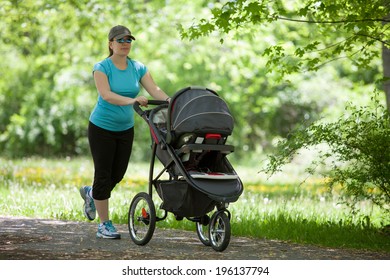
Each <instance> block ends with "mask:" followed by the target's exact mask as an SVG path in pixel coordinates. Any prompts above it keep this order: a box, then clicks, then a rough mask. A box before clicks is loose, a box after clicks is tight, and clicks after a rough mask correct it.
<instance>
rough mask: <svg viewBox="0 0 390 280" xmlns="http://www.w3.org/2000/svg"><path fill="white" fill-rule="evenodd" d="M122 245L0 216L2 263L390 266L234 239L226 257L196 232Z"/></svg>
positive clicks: (89, 233)
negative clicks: (252, 262) (264, 262)
mask: <svg viewBox="0 0 390 280" xmlns="http://www.w3.org/2000/svg"><path fill="white" fill-rule="evenodd" d="M117 228H118V230H119V232H121V234H122V239H120V240H102V239H96V238H95V232H96V223H91V222H73V221H59V220H47V219H30V218H21V217H2V216H0V260H79V259H85V260H144V259H147V260H159V259H164V260H175V259H179V260H206V259H211V260H221V259H225V260H337V259H341V260H390V253H384V252H375V251H367V250H355V249H342V248H340V249H334V248H325V247H319V246H312V245H299V244H293V243H288V242H283V241H277V240H268V239H251V238H243V237H236V236H232V237H231V240H230V244H229V246H228V248H227V249H226V250H225V251H224V252H221V253H219V252H215V251H214V250H213V249H212V248H211V247H206V246H204V245H203V244H201V242H200V241H199V239H198V237H197V234H196V232H195V230H194V231H193V232H189V231H182V230H166V229H160V228H158V227H157V228H156V230H155V232H154V235H153V238H152V240H151V241H150V242H149V243H148V244H147V245H145V246H137V245H135V244H134V243H133V242H132V240H131V239H130V235H129V233H128V229H127V225H119V226H117Z"/></svg>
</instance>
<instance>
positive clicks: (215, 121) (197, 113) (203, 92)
mask: <svg viewBox="0 0 390 280" xmlns="http://www.w3.org/2000/svg"><path fill="white" fill-rule="evenodd" d="M168 116H170V117H169V118H168V132H169V133H168V135H170V136H173V137H174V138H175V136H176V137H179V136H180V135H182V134H184V133H188V132H192V133H197V134H200V133H219V134H221V135H223V136H228V135H231V134H232V132H233V127H234V120H233V117H232V115H231V113H230V110H229V108H228V106H227V104H226V103H225V101H224V100H223V99H221V98H220V97H219V96H218V94H217V93H216V92H214V91H212V90H210V89H207V88H200V87H188V88H185V89H182V90H180V91H178V92H177V93H176V94H175V95H174V96H173V98H172V100H171V103H170V105H169V108H168ZM169 130H170V131H169ZM168 142H170V141H169V139H168Z"/></svg>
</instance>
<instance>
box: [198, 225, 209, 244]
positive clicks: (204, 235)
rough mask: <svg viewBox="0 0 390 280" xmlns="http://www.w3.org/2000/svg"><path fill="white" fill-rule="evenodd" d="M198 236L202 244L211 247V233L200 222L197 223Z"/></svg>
mask: <svg viewBox="0 0 390 280" xmlns="http://www.w3.org/2000/svg"><path fill="white" fill-rule="evenodd" d="M196 234H197V235H198V237H199V240H200V242H202V243H203V245H205V246H210V245H211V243H210V231H209V229H208V226H205V225H203V224H202V223H200V222H196Z"/></svg>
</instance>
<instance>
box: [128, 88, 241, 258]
mask: <svg viewBox="0 0 390 280" xmlns="http://www.w3.org/2000/svg"><path fill="white" fill-rule="evenodd" d="M188 90H200V91H203V90H207V91H209V92H212V93H213V94H215V95H217V94H216V93H215V92H213V91H211V90H209V89H205V88H199V87H188V88H185V89H182V90H181V91H179V92H177V93H176V94H175V96H174V98H175V97H177V96H179V95H180V94H182V93H185V92H186V91H188ZM174 98H173V99H174ZM148 104H149V105H158V107H156V108H154V109H151V110H145V111H144V110H142V109H141V108H140V107H139V103H136V104H134V110H135V111H136V112H137V114H139V115H140V116H141V117H142V118H143V119H144V120H145V121H146V122H147V123H148V125H149V128H150V133H151V136H152V139H153V141H152V155H151V160H150V166H149V183H148V192H147V193H146V192H141V193H138V194H137V195H136V196H135V197H134V198H133V200H132V201H131V203H130V207H129V212H128V229H129V233H130V236H131V239H132V240H133V242H134V243H135V244H137V245H141V246H143V245H146V244H147V243H148V242H149V241H150V240H151V238H152V236H153V233H154V230H155V226H156V222H158V221H162V220H164V219H166V218H167V216H168V213H169V212H170V213H173V214H174V215H175V217H176V220H182V219H183V218H186V219H188V220H190V221H192V222H194V223H196V232H197V235H198V237H199V239H200V241H201V242H202V243H203V244H204V245H206V246H211V247H212V248H213V249H214V250H215V251H224V250H225V249H226V248H227V247H228V245H229V242H230V237H231V226H230V219H231V213H230V212H229V211H228V210H227V208H228V206H229V203H230V202H234V201H236V200H237V199H238V197H239V196H240V195H241V193H242V191H243V186H242V183H241V180H240V179H239V177H238V176H237V174H236V173H235V171H234V169H233V167H232V166H231V164H230V163H229V161H228V160H227V159H226V157H225V156H226V155H227V154H229V153H231V152H233V151H234V147H233V146H230V145H225V143H223V144H222V145H221V144H215V143H212V144H210V143H205V144H199V143H189V144H185V145H182V146H181V147H174V146H173V145H172V142H173V140H172V137H171V136H172V134H171V132H170V131H169V128H170V125H171V124H170V118H168V120H167V123H168V132H167V135H166V136H165V137H164V135H162V134H161V131H160V129H159V128H158V127H157V126H156V124H155V123H153V121H152V120H151V119H152V117H153V114H154V113H155V112H156V111H159V110H162V109H168V113H169V114H170V109H171V107H172V106H171V105H172V104H169V103H168V102H167V101H157V100H149V101H148ZM194 151H195V153H200V152H202V151H207V152H208V153H209V152H210V151H212V152H213V153H215V154H217V155H219V158H218V160H220V161H221V162H222V165H223V169H226V170H228V171H229V173H230V176H231V177H228V178H227V179H223V180H213V179H205V177H200V178H197V177H196V176H194V175H193V174H192V175H191V174H190V173H189V172H188V171H187V167H186V166H184V163H183V162H182V159H181V156H183V155H186V154H191V153H193V152H194ZM156 157H157V158H159V159H160V160H161V161H162V162H163V160H162V158H164V157H165V159H164V161H165V164H164V168H163V169H162V170H161V171H160V172H159V173H158V174H157V175H156V176H155V172H154V171H155V170H154V169H155V160H156ZM165 173H168V174H169V180H161V177H162V176H163V175H164V174H165ZM206 178H207V176H206ZM222 183H223V184H224V185H225V184H227V185H228V186H229V184H230V185H232V187H230V189H231V188H233V189H234V191H233V192H226V191H222V194H221V190H218V191H217V193H215V192H213V191H209V190H208V189H209V188H212V189H220V188H219V185H221V184H222ZM153 189H154V190H155V191H156V192H157V193H158V195H159V196H160V198H161V199H162V201H163V203H162V205H161V206H160V209H162V210H164V213H163V216H161V217H158V216H157V215H156V209H155V205H154V202H153V193H154V190H153ZM218 192H219V194H218ZM215 208H216V211H215V212H214V213H213V214H212V216H211V218H210V217H209V216H208V215H207V214H208V213H209V212H211V211H213V209H215Z"/></svg>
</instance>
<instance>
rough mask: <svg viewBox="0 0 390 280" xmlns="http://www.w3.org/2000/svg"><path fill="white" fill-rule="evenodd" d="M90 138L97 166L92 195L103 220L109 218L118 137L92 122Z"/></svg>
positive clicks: (89, 130) (95, 165)
mask: <svg viewBox="0 0 390 280" xmlns="http://www.w3.org/2000/svg"><path fill="white" fill-rule="evenodd" d="M88 139H89V144H90V149H91V154H92V158H93V162H94V167H95V175H94V182H93V186H92V197H93V199H94V201H95V206H96V210H97V212H98V215H99V218H100V221H101V222H104V221H107V220H109V214H108V213H109V211H108V206H109V205H108V199H109V198H110V196H111V190H112V181H111V177H112V165H113V162H114V161H115V151H116V139H115V137H114V135H113V134H112V133H111V132H110V131H107V130H104V129H101V128H99V127H97V126H95V125H93V124H92V123H90V125H89V129H88Z"/></svg>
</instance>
